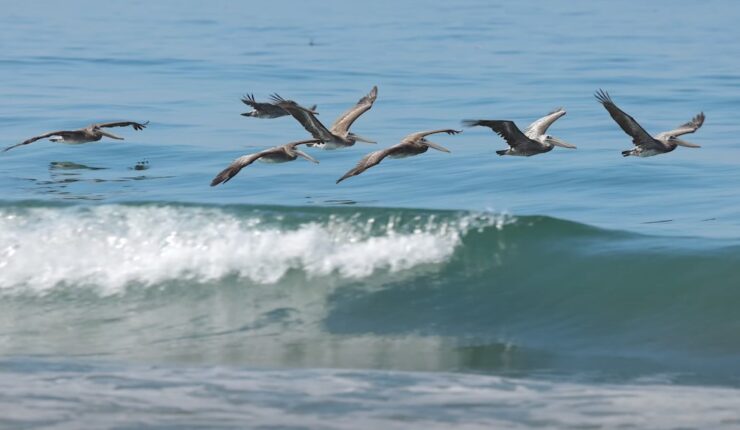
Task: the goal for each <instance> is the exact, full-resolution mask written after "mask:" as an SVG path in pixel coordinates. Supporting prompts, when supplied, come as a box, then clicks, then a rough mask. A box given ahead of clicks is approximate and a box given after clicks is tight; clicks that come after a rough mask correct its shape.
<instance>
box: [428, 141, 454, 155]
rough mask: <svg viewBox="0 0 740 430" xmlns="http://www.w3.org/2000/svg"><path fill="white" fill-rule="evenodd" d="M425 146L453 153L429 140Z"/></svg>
mask: <svg viewBox="0 0 740 430" xmlns="http://www.w3.org/2000/svg"><path fill="white" fill-rule="evenodd" d="M424 144H425V145H426V146H428V147H430V148H432V149H436V150H437V151H442V152H451V151H450V150H449V149H447V148H445V147H444V146H442V145H440V144H438V143H434V142H430V141H428V140H425V141H424Z"/></svg>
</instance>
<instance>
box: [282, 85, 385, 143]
mask: <svg viewBox="0 0 740 430" xmlns="http://www.w3.org/2000/svg"><path fill="white" fill-rule="evenodd" d="M377 97H378V87H373V89H372V90H370V92H369V93H368V95H366V96H365V97H363V98H361V99H360V100H359V101H358V102H357V104H356V105H355V106H353V107H352V108H350V109H349V110H347V112H345V113H343V114H342V115H341V116H340V117H339V118H337V119H336V121H334V124H332V126H331V129H327V128H326V127H325V126H324V124H322V123H321V121H319V120H318V119H316V116H314V114H313V113H312V112H310V111H309V110H307V109H302V108H301V107H300V106H298V105H297V104H296V103H295V102H294V101H292V100H285V99H283V98H282V97H280V96H279V95H277V94H273V96H272V100H273V101H275V103H276V104H277V105H278V106H280V107H281V108H283V109H285V110H286V111H288V112H289V113H290V114H291V115H293V117H294V118H295V119H296V120H298V122H300V123H301V125H302V126H303V128H305V129H306V131H308V132H309V133H311V136H313V137H314V139H320V140H321V141H322V142H321V143H317V144H314V145H311V146H315V147H318V148H322V149H337V148H346V147H348V146H352V145H354V144H355V142H365V143H376V142H374V141H372V140H368V139H366V138H364V137H362V136H358V135H356V134H354V133H351V132H350V131H349V128H350V127H351V126H352V123H353V122H355V120H356V119H357V118H359V117H360V115H362V114H363V113H365V112H367V111H368V110H370V108H371V107H373V103H374V102H375V99H376V98H377Z"/></svg>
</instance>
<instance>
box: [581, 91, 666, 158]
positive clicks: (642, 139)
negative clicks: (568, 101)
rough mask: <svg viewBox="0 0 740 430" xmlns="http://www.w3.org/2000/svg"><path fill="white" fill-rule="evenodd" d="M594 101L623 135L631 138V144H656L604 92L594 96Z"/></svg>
mask: <svg viewBox="0 0 740 430" xmlns="http://www.w3.org/2000/svg"><path fill="white" fill-rule="evenodd" d="M595 97H596V100H598V101H599V102H600V103H601V104H602V105H604V107H605V108H606V110H607V111H608V112H609V115H611V117H612V118H613V119H614V121H616V123H617V124H619V126H620V127H621V128H622V130H624V132H625V133H627V134H628V135H630V136H631V137H632V143H633V144H635V145H637V146H639V145H654V144H655V143H656V140H655V139H653V137H652V136H650V134H649V133H648V132H647V131H645V129H644V128H642V126H640V124H638V123H637V121H635V119H634V118H632V117H631V116H629V115H627V114H626V113H625V112H624V111H623V110H622V109H619V108H618V107H617V105H615V104H614V102H613V101H612V99H611V97H609V93H607V92H606V91H604V90H599V91H597V92H596V94H595Z"/></svg>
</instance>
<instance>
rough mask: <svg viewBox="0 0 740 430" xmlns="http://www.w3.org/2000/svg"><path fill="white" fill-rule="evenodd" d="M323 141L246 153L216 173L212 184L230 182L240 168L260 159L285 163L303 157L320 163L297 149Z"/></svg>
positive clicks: (288, 144) (292, 144) (298, 143)
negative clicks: (299, 146)
mask: <svg viewBox="0 0 740 430" xmlns="http://www.w3.org/2000/svg"><path fill="white" fill-rule="evenodd" d="M318 142H321V141H320V140H318V139H310V140H301V141H298V142H291V143H287V144H285V145H280V146H276V147H274V148H269V149H265V150H264V151H260V152H255V153H254V154H249V155H244V156H241V157H239V158H237V159H236V160H234V161H232V162H231V164H230V165H229V167H227V168H225V169H224V170H223V171H221V173H219V174H218V175H216V177H215V178H213V180H212V181H211V186H212V187H215V186H216V185H218V184H222V183H226V182H229V180H230V179H231V178H233V177H234V176H236V174H237V173H239V171H240V170H242V169H243V168H245V167H247V166H249V165H250V164H252V163H254V162H255V161H257V160H259V161H261V162H263V163H285V162H288V161H293V160H295V159H296V158H298V157H303V158H305V159H306V160H308V161H311V162H313V163H316V164H318V163H319V162H318V160H316V159H315V158H313V157H311V156H310V155H308V154H306V153H305V152H303V151H300V150H298V149H296V146H298V145H308V144H311V143H318Z"/></svg>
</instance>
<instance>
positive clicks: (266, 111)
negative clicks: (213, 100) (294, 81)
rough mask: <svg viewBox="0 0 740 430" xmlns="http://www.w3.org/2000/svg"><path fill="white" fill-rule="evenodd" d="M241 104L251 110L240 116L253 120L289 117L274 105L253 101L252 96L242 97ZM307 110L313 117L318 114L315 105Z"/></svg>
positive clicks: (284, 111)
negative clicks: (249, 117) (252, 118)
mask: <svg viewBox="0 0 740 430" xmlns="http://www.w3.org/2000/svg"><path fill="white" fill-rule="evenodd" d="M242 103H244V104H245V105H247V106H250V107H251V108H252V110H251V111H250V112H244V113H243V114H241V115H242V116H251V117H254V118H280V117H281V116H287V115H290V114H289V113H288V111H286V110H285V109H283V108H281V107H280V106H278V105H276V104H274V103H268V102H258V101H256V100H255V99H254V94H247V95H246V96H244V97H242ZM309 110H310V111H311V113H313V114H314V115H318V114H319V113H318V112H316V105H313V106H311V108H310V109H309Z"/></svg>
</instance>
